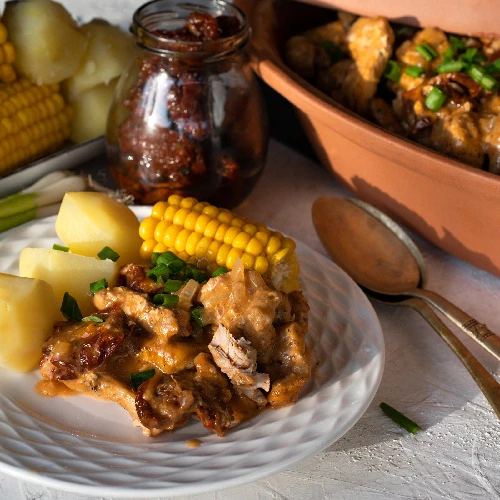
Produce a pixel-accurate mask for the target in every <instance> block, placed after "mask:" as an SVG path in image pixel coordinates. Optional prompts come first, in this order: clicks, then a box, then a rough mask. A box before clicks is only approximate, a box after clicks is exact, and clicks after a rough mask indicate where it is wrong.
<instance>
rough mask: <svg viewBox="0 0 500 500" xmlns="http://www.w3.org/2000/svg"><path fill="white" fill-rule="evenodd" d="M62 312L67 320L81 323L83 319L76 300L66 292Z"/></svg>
mask: <svg viewBox="0 0 500 500" xmlns="http://www.w3.org/2000/svg"><path fill="white" fill-rule="evenodd" d="M60 311H61V312H62V315H63V316H64V317H65V318H66V319H67V320H74V321H81V320H82V319H83V316H82V313H81V311H80V308H79V307H78V304H77V302H76V300H75V298H74V297H72V296H71V295H70V294H69V293H68V292H64V296H63V299H62V304H61V309H60Z"/></svg>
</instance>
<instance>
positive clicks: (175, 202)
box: [168, 194, 182, 207]
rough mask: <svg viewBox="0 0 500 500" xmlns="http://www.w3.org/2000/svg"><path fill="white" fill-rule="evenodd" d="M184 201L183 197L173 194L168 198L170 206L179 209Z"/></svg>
mask: <svg viewBox="0 0 500 500" xmlns="http://www.w3.org/2000/svg"><path fill="white" fill-rule="evenodd" d="M181 201H182V196H179V195H178V194H171V195H170V196H169V197H168V202H169V204H170V205H174V206H176V207H178V206H179V205H180V203H181Z"/></svg>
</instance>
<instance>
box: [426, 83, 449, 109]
mask: <svg viewBox="0 0 500 500" xmlns="http://www.w3.org/2000/svg"><path fill="white" fill-rule="evenodd" d="M445 101H446V94H445V93H444V92H443V91H442V90H441V89H440V88H439V87H433V88H432V90H431V91H430V92H429V95H428V96H427V97H426V98H425V105H426V107H427V108H428V109H430V110H431V111H439V110H440V109H441V107H442V106H443V104H444V102H445Z"/></svg>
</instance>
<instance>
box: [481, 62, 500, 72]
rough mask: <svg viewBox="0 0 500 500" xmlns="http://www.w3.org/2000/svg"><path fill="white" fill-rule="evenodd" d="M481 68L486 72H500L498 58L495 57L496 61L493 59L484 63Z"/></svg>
mask: <svg viewBox="0 0 500 500" xmlns="http://www.w3.org/2000/svg"><path fill="white" fill-rule="evenodd" d="M483 68H484V69H485V70H486V71H487V72H488V73H500V59H497V60H496V61H493V62H492V63H490V64H485V65H484V66H483Z"/></svg>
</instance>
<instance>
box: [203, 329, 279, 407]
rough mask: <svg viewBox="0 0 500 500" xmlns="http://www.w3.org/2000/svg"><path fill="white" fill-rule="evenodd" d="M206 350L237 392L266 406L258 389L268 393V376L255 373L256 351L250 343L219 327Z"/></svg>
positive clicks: (264, 399)
mask: <svg viewBox="0 0 500 500" xmlns="http://www.w3.org/2000/svg"><path fill="white" fill-rule="evenodd" d="M208 349H209V351H210V353H211V354H212V357H213V359H214V362H215V364H216V365H217V366H218V367H219V368H220V369H221V371H222V372H223V373H225V374H226V375H227V376H228V377H229V380H230V381H231V383H232V384H233V385H234V386H235V388H236V389H237V390H239V391H241V392H243V393H244V394H245V395H246V396H247V397H248V398H250V399H252V400H254V401H255V402H256V403H257V404H259V405H262V406H264V405H265V404H266V402H267V401H266V398H265V397H264V395H263V394H262V392H260V391H259V389H263V390H264V391H266V392H267V391H269V387H270V380H269V375H268V374H267V373H257V351H256V350H255V349H254V348H253V347H252V346H251V345H250V342H248V341H247V340H245V339H244V338H243V337H242V338H240V339H238V340H236V339H235V338H234V337H233V336H232V335H231V334H230V333H229V330H228V329H227V328H225V327H224V326H222V325H219V327H218V328H217V330H216V331H215V333H214V336H213V338H212V342H210V344H209V345H208Z"/></svg>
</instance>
